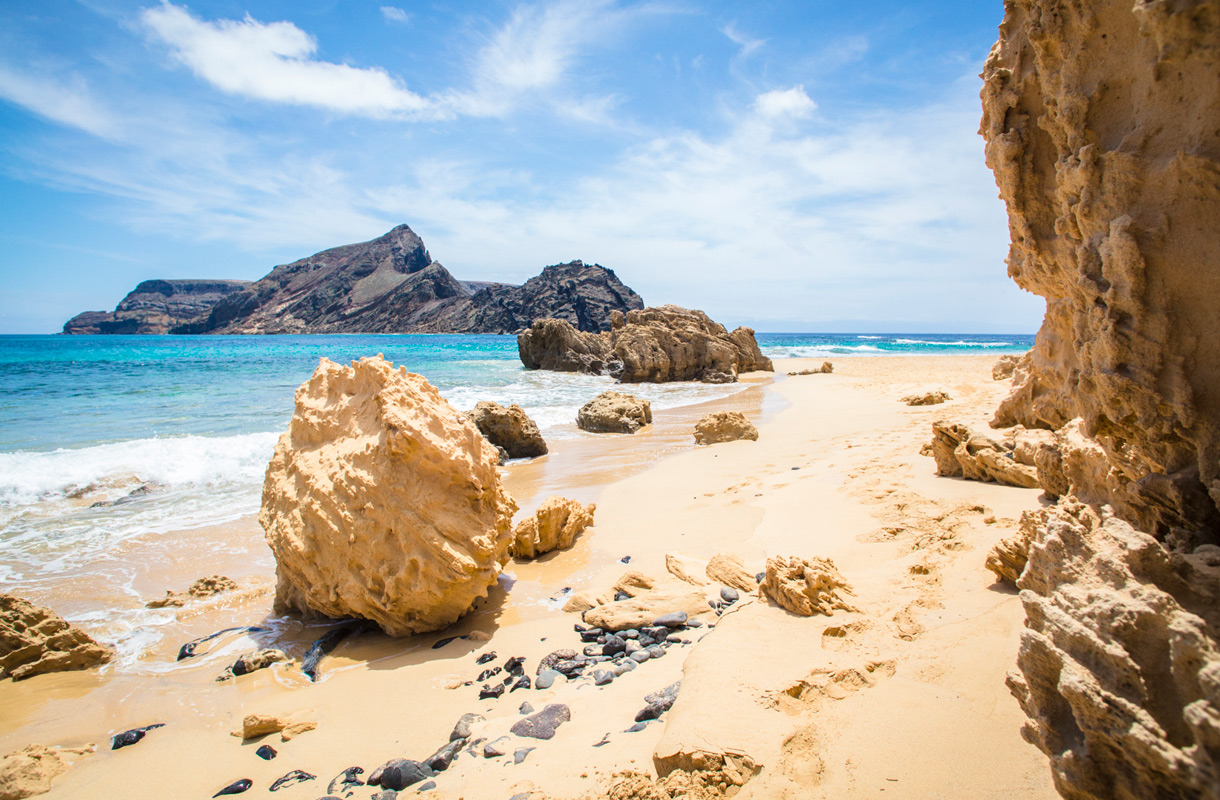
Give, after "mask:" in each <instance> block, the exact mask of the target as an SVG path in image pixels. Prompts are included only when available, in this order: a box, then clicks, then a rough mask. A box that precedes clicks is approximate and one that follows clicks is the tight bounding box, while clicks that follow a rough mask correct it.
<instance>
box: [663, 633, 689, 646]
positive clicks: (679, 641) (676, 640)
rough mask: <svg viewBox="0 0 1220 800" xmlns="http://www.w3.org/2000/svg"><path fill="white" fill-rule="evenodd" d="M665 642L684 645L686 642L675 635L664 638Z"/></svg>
mask: <svg viewBox="0 0 1220 800" xmlns="http://www.w3.org/2000/svg"><path fill="white" fill-rule="evenodd" d="M665 641H666V643H667V644H686V640H685V639H683V638H682V637H681V636H679V635H678V634H676V633H675V634H673V635H672V636H666V637H665Z"/></svg>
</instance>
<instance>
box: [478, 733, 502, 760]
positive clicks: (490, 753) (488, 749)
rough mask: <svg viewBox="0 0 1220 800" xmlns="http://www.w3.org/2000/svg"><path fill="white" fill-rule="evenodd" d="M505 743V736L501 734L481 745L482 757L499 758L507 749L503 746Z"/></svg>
mask: <svg viewBox="0 0 1220 800" xmlns="http://www.w3.org/2000/svg"><path fill="white" fill-rule="evenodd" d="M507 744H508V737H507V736H501V737H500V738H499V739H496V740H495V741H494V742H488V743H487V744H485V745H483V758H499V757H500V756H502V755H506V754H507V753H508V751H507V750H505V749H504V748H505V747H506V746H507Z"/></svg>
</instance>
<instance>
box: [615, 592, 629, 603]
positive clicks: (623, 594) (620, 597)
mask: <svg viewBox="0 0 1220 800" xmlns="http://www.w3.org/2000/svg"><path fill="white" fill-rule="evenodd" d="M630 599H631V595H629V594H627V593H626V592H623V591H618V592H615V593H614V602H616V603H617V602H618V601H620V600H630Z"/></svg>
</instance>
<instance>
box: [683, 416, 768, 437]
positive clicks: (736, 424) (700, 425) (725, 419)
mask: <svg viewBox="0 0 1220 800" xmlns="http://www.w3.org/2000/svg"><path fill="white" fill-rule="evenodd" d="M738 439H749V440H750V441H757V440H758V428H755V427H754V424H753V423H751V422H750V421H749V420H748V419H746V415H745V414H742V413H741V412H740V411H720V412H717V413H715V414H708V415H707V416H706V417H704V418H703V419H701V420H699V421H698V422H696V423H695V444H700V445H706V444H719V443H721V442H735V441H737V440H738Z"/></svg>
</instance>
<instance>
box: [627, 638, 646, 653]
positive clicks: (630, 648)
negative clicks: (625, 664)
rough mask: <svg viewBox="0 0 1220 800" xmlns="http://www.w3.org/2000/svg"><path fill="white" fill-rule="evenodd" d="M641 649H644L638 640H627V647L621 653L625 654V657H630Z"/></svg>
mask: <svg viewBox="0 0 1220 800" xmlns="http://www.w3.org/2000/svg"><path fill="white" fill-rule="evenodd" d="M643 649H644V645H642V644H640V643H639V641H638V640H636V639H628V640H627V646H626V648H624V650H623V652H624V653H626V654H627V655H631V654H632V653H638V652H640V651H641V650H643Z"/></svg>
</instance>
